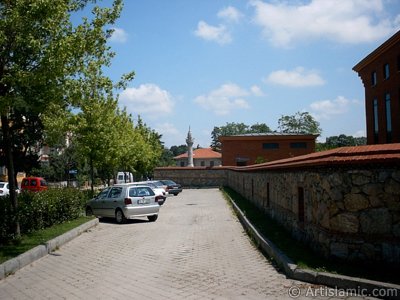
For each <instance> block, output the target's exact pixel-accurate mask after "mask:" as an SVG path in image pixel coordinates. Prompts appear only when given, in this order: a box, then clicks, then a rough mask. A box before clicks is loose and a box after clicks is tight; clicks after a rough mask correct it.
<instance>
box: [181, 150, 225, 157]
mask: <svg viewBox="0 0 400 300" xmlns="http://www.w3.org/2000/svg"><path fill="white" fill-rule="evenodd" d="M187 157H188V154H187V152H186V153H183V154H181V155H178V156H175V157H174V159H181V158H187ZM193 158H197V159H200V158H203V159H205V158H221V153H219V152H216V151H213V150H212V149H211V148H201V149H195V150H193Z"/></svg>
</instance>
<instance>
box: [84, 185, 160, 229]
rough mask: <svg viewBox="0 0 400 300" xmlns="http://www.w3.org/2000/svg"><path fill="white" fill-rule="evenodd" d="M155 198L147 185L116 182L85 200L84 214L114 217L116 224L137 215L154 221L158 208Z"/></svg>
mask: <svg viewBox="0 0 400 300" xmlns="http://www.w3.org/2000/svg"><path fill="white" fill-rule="evenodd" d="M156 198H157V197H156V195H155V193H154V191H153V190H152V189H151V188H150V187H149V186H145V185H141V186H139V185H135V184H132V183H126V184H116V185H114V186H112V187H108V188H105V189H104V190H102V191H101V192H100V194H98V195H97V197H95V198H93V199H91V200H90V201H88V202H87V204H86V215H88V216H90V215H94V216H96V217H111V218H115V220H116V222H117V223H118V224H122V223H125V222H126V220H127V219H134V218H137V217H147V218H148V220H149V221H150V222H154V221H156V220H157V218H158V212H159V210H160V205H159V204H158V203H157V199H156Z"/></svg>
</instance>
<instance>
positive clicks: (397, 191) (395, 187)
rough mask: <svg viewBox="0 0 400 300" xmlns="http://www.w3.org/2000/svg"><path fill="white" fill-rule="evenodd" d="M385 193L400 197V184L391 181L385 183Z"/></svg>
mask: <svg viewBox="0 0 400 300" xmlns="http://www.w3.org/2000/svg"><path fill="white" fill-rule="evenodd" d="M385 193H388V194H392V195H396V196H398V195H400V183H399V182H397V181H395V180H393V179H390V180H388V181H387V182H386V183H385Z"/></svg>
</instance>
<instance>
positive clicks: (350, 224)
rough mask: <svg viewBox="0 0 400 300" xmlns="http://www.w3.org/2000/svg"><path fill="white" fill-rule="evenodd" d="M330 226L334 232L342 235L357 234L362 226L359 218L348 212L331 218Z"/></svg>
mask: <svg viewBox="0 0 400 300" xmlns="http://www.w3.org/2000/svg"><path fill="white" fill-rule="evenodd" d="M330 225H331V229H332V230H334V231H338V232H342V233H357V232H358V230H359V226H360V225H359V221H358V218H357V216H356V215H354V214H352V213H347V212H345V213H341V214H338V215H336V216H335V217H333V218H331V220H330Z"/></svg>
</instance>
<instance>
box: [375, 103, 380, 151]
mask: <svg viewBox="0 0 400 300" xmlns="http://www.w3.org/2000/svg"><path fill="white" fill-rule="evenodd" d="M378 133H379V120H378V99H374V143H375V144H377V143H378Z"/></svg>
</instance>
